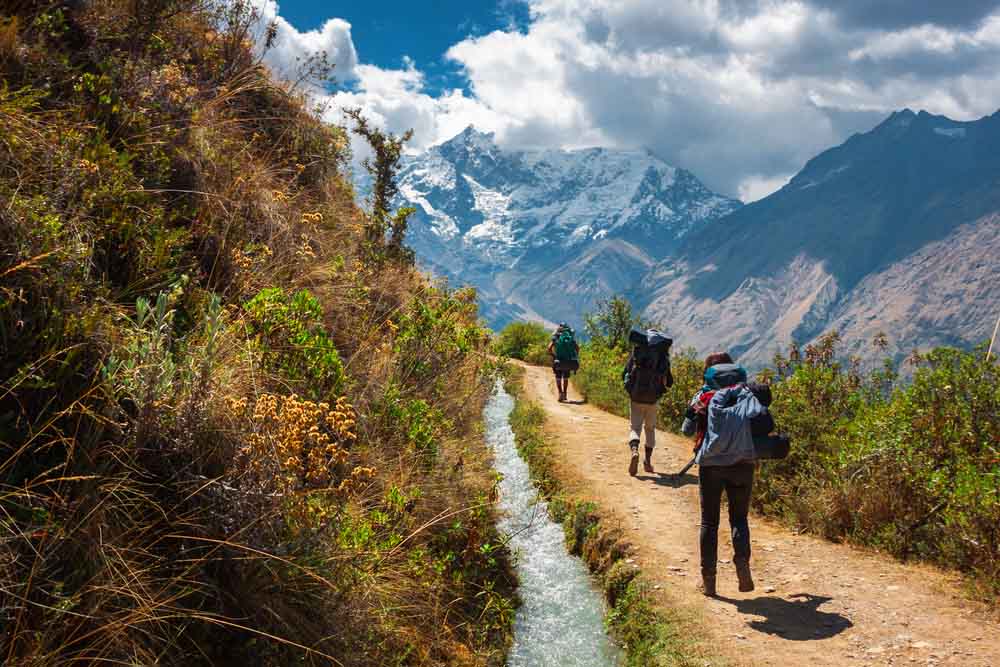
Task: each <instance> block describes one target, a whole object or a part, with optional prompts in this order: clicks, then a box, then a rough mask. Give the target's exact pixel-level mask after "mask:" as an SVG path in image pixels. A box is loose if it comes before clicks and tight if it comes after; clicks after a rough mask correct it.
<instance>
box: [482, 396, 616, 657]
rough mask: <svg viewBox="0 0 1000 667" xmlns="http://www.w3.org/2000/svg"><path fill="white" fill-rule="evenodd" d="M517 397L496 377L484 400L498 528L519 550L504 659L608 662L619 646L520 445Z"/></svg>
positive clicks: (601, 605) (600, 599)
mask: <svg viewBox="0 0 1000 667" xmlns="http://www.w3.org/2000/svg"><path fill="white" fill-rule="evenodd" d="M513 409H514V399H513V398H512V397H511V396H510V394H508V393H507V392H506V391H505V390H504V388H503V386H502V385H501V384H500V383H497V388H496V390H495V392H494V394H493V396H492V397H491V398H490V400H489V402H488V403H487V405H486V410H485V417H486V439H487V442H488V443H489V445H490V447H492V449H493V455H494V467H495V468H496V470H497V471H498V472H499V473H501V474H502V475H503V481H502V482H501V483H500V506H501V509H502V510H503V518H502V519H501V521H500V529H501V530H502V531H504V532H505V533H506V534H508V535H510V536H511V538H510V546H511V548H512V549H513V551H514V553H515V554H516V558H517V574H518V579H519V582H520V587H519V592H520V595H521V600H522V604H521V607H520V608H519V609H518V611H517V616H516V617H515V620H514V645H513V646H512V647H511V652H510V657H509V658H508V661H507V665H508V667H562V666H566V667H569V666H570V665H572V666H574V667H577V666H579V667H610V666H612V665H616V664H618V662H619V657H620V651H619V650H618V648H617V647H615V645H614V644H613V643H612V642H611V640H610V639H609V638H608V636H607V634H606V633H605V630H604V622H603V618H604V611H605V606H604V600H603V599H602V597H601V595H600V593H598V591H597V590H596V589H595V588H594V585H593V582H591V580H590V577H589V575H588V573H587V568H586V566H585V565H584V564H583V562H582V561H580V559H579V558H576V557H574V556H571V555H570V554H569V553H567V551H566V542H565V536H564V535H563V531H562V528H561V527H560V526H559V525H557V524H556V523H554V522H553V521H552V520H551V519H550V518H549V514H548V511H547V506H546V503H545V501H544V500H542V499H541V498H539V497H538V492H537V490H536V489H535V487H534V485H533V484H532V483H531V475H530V474H529V472H528V464H527V463H525V461H524V459H522V458H521V456H520V455H519V454H518V453H517V447H516V446H515V444H514V432H513V431H512V430H511V427H510V413H511V411H512V410H513Z"/></svg>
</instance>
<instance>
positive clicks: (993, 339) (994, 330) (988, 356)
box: [986, 317, 1000, 361]
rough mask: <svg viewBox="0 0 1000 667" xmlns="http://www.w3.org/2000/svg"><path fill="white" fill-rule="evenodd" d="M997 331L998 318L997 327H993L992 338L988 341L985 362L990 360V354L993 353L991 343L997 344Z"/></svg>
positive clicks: (999, 329)
mask: <svg viewBox="0 0 1000 667" xmlns="http://www.w3.org/2000/svg"><path fill="white" fill-rule="evenodd" d="M997 331H1000V317H997V325H996V326H995V327H993V338H991V339H990V348H989V349H988V350H986V361H989V360H990V352H992V351H993V343H995V342H997Z"/></svg>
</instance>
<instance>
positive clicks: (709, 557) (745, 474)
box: [698, 463, 754, 574]
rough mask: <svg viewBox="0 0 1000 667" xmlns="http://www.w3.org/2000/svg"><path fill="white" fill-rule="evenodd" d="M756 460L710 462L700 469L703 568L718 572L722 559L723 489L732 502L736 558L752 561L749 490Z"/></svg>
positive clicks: (704, 572)
mask: <svg viewBox="0 0 1000 667" xmlns="http://www.w3.org/2000/svg"><path fill="white" fill-rule="evenodd" d="M753 469H754V466H753V463H737V464H736V465H731V466H707V467H701V468H699V470H698V488H699V493H700V495H701V571H702V574H715V564H716V563H717V562H718V559H719V510H720V506H721V505H722V492H723V491H725V492H726V500H727V501H728V502H729V525H730V526H731V527H732V529H733V551H734V552H735V553H734V555H733V560H734V561H745V562H749V561H750V524H749V523H748V522H747V514H749V512H750V492H751V491H752V490H753Z"/></svg>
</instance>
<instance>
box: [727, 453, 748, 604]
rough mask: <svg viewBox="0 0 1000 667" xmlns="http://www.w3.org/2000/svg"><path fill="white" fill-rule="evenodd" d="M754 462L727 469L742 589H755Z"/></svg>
mask: <svg viewBox="0 0 1000 667" xmlns="http://www.w3.org/2000/svg"><path fill="white" fill-rule="evenodd" d="M753 473H754V465H753V463H740V464H738V465H734V466H729V467H728V468H727V471H726V482H725V486H726V500H727V502H728V504H729V525H730V528H731V529H732V531H733V565H734V566H735V567H736V576H737V577H738V578H739V581H740V591H742V592H744V593H746V592H749V591H752V590H753V589H754V584H753V577H752V575H751V573H750V522H749V515H750V497H751V494H752V492H753Z"/></svg>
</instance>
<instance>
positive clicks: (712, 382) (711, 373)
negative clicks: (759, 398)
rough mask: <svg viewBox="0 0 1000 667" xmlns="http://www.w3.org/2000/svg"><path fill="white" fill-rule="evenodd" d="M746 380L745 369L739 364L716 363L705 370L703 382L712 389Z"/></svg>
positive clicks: (730, 385)
mask: <svg viewBox="0 0 1000 667" xmlns="http://www.w3.org/2000/svg"><path fill="white" fill-rule="evenodd" d="M746 381H747V371H746V369H745V368H743V367H742V366H740V365H739V364H716V365H714V366H710V367H709V369H708V370H707V371H705V384H707V385H708V386H709V387H711V388H712V389H725V388H726V387H732V386H733V385H736V384H742V383H744V382H746Z"/></svg>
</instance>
